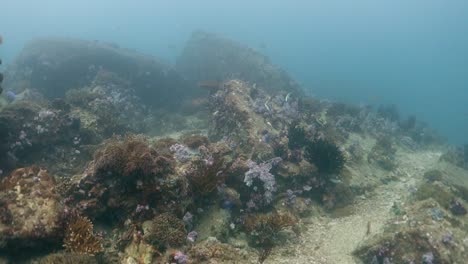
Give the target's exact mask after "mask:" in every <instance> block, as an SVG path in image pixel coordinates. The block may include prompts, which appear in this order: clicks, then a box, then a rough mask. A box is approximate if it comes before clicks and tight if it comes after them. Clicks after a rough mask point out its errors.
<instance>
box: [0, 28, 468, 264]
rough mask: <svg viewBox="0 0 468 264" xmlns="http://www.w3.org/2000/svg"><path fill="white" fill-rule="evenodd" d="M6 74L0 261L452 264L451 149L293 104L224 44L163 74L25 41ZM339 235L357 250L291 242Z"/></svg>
mask: <svg viewBox="0 0 468 264" xmlns="http://www.w3.org/2000/svg"><path fill="white" fill-rule="evenodd" d="M213 51H216V52H213ZM7 72H8V73H9V74H8V75H7V79H6V81H7V83H8V85H9V86H10V87H11V88H12V89H13V90H14V91H15V94H17V96H16V97H15V99H14V100H12V101H11V102H8V103H3V102H2V103H1V104H2V105H1V108H0V109H1V110H0V150H1V151H0V177H1V182H0V262H5V263H132V264H133V263H137V264H140V263H176V264H190V263H258V262H260V263H263V262H265V263H285V262H288V263H289V262H290V263H348V262H349V263H373V264H383V263H426V264H429V263H463V260H464V259H465V258H466V257H467V253H466V252H468V251H467V250H468V242H467V239H468V238H467V235H466V234H467V232H466V230H467V224H468V222H467V216H466V214H467V209H466V208H467V206H468V205H467V203H468V183H467V180H466V179H467V178H466V174H467V171H466V166H465V165H466V164H467V162H466V155H464V154H465V152H466V147H465V148H458V149H453V148H449V147H447V145H445V143H444V142H443V141H441V140H440V138H439V137H438V136H437V134H436V133H435V132H433V131H432V130H431V129H430V128H428V127H427V126H426V125H424V124H423V123H421V122H418V121H417V120H416V119H415V118H414V117H410V118H408V119H401V118H400V116H399V115H398V113H397V110H396V109H395V108H394V107H392V106H383V107H380V108H379V109H377V110H375V109H372V108H371V107H358V106H354V105H348V104H343V103H336V102H329V101H324V100H319V99H316V98H312V97H306V96H304V95H303V92H302V91H301V88H300V87H299V85H298V84H297V83H295V82H294V81H293V80H292V79H291V78H290V77H289V76H288V75H287V74H286V73H285V72H284V71H283V70H281V69H280V68H279V67H278V66H275V65H273V64H272V63H270V62H269V60H268V59H267V58H266V57H265V56H263V55H261V54H259V53H258V52H256V51H253V50H252V49H250V48H248V47H245V46H242V45H241V44H238V43H235V42H233V41H231V40H228V39H225V38H222V37H220V36H217V35H213V34H209V33H203V32H197V33H194V34H193V36H192V38H191V39H190V40H189V42H188V44H187V47H186V48H185V50H184V52H183V53H182V55H181V56H180V58H179V59H178V61H177V65H176V67H175V68H174V69H173V68H171V67H169V66H165V65H164V64H162V63H159V62H158V61H157V60H156V59H154V58H150V57H147V56H143V55H141V54H137V53H135V52H133V51H128V50H125V49H121V48H118V47H115V46H114V45H108V44H103V43H99V42H86V41H80V40H70V39H40V40H36V41H33V42H31V43H30V44H29V45H27V46H26V47H25V49H24V51H23V52H22V53H21V55H20V56H19V57H18V59H17V60H16V61H15V62H13V63H12V65H10V66H9V69H8V71H7ZM200 82H201V83H202V84H200ZM197 85H198V86H200V87H197ZM205 88H208V89H205ZM180 103H182V104H180ZM175 105H181V107H180V109H174V106H175ZM434 153H438V154H434ZM442 153H445V154H443V155H442ZM426 155H430V156H427V157H426ZM414 160H416V161H414ZM429 160H430V161H429ZM433 160H435V162H433ZM413 161H414V162H413ZM412 162H413V163H412ZM418 162H419V163H418ZM429 162H430V165H431V167H430V168H429V167H427V168H426V165H427V164H429ZM418 166H422V167H423V169H419V167H418ZM388 197H390V198H391V199H390V198H388ZM374 198H375V205H374V200H373V199H374ZM379 199H381V200H384V201H385V202H386V203H384V205H379V204H378V201H377V200H379ZM392 199H393V200H392ZM389 202H393V204H392V206H390V207H389V206H388V203H389ZM364 205H365V207H364ZM363 208H366V210H364V209H363ZM373 210H375V211H377V212H376V213H375V212H374V211H373ZM359 212H361V213H362V212H365V213H369V214H371V215H374V213H375V215H378V216H383V217H381V218H379V219H378V220H377V219H372V218H369V219H365V220H360V219H359V218H358V217H359V215H358V214H359ZM353 217H357V218H353ZM336 219H341V220H336ZM356 219H357V220H359V221H360V222H358V223H357V224H358V225H359V226H354V227H355V228H354V229H355V230H360V229H367V231H366V232H365V234H360V235H359V236H356V234H355V233H352V231H354V230H351V229H353V228H351V229H350V228H348V229H346V230H344V231H342V232H338V233H337V234H336V235H338V236H340V235H341V236H343V237H342V238H346V239H336V237H334V238H335V239H333V240H331V239H330V240H328V241H327V240H325V238H327V237H328V236H327V235H326V232H325V234H324V233H321V234H322V235H324V236H323V237H317V238H316V239H319V240H320V239H322V240H323V241H319V242H317V243H318V244H314V243H306V242H308V241H311V240H313V239H314V238H315V237H313V235H315V234H317V233H316V232H317V231H320V229H319V227H320V226H322V225H327V224H329V225H330V226H331V227H329V229H330V232H332V229H333V225H335V226H338V225H340V223H342V224H343V226H345V224H347V223H353V224H355V223H354V222H346V221H355V220H356ZM340 221H342V222H340ZM374 222H375V223H374ZM336 223H338V224H336ZM375 226H379V228H375ZM337 228H339V227H337ZM338 230H341V229H338ZM347 232H350V233H349V234H348V233H347ZM347 235H349V236H353V237H346V236H347ZM361 235H362V236H361ZM344 243H348V244H346V245H345V244H344ZM350 243H352V244H350ZM334 248H338V249H340V250H337V252H335V251H333V249H334ZM342 248H344V249H345V250H347V251H343V250H341V249H342ZM326 249H331V250H326ZM324 251H328V252H324ZM22 252H27V254H24V253H22ZM331 252H332V253H331ZM333 254H338V255H337V256H334V255H333ZM340 254H341V255H340ZM352 256H354V257H352ZM343 258H344V259H346V260H343ZM351 259H352V260H351Z"/></svg>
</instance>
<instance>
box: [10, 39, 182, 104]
mask: <svg viewBox="0 0 468 264" xmlns="http://www.w3.org/2000/svg"><path fill="white" fill-rule="evenodd" d="M101 70H105V71H108V72H112V73H114V74H116V75H117V76H119V77H120V78H122V79H125V80H127V81H128V82H129V85H128V86H129V87H128V89H132V90H133V91H134V93H135V95H136V96H138V97H139V98H141V99H142V101H143V103H145V104H147V105H150V106H156V107H167V108H172V109H174V108H173V107H174V103H175V102H181V100H183V99H184V98H186V96H187V95H188V94H190V90H188V89H187V85H186V84H185V82H184V81H183V79H182V78H181V76H180V74H178V73H177V72H176V71H175V70H174V69H172V68H171V67H170V66H169V65H166V64H164V63H162V62H161V61H160V60H158V59H156V58H151V57H149V56H144V55H142V54H139V53H137V52H135V51H131V50H127V49H122V48H119V47H118V46H117V45H114V44H108V43H102V42H98V41H84V40H77V39H68V38H40V39H35V40H33V41H31V42H30V43H28V44H27V45H26V46H25V48H24V49H23V51H22V52H21V54H20V55H19V56H18V57H17V59H16V60H15V61H14V62H13V63H12V65H10V66H9V68H8V73H7V74H6V76H8V77H7V78H6V80H5V81H6V82H7V86H8V87H9V89H11V90H13V91H15V93H21V92H22V91H24V90H26V89H30V90H35V91H38V92H39V93H40V94H42V95H44V96H45V97H46V98H63V97H64V96H65V93H66V92H67V91H68V90H70V89H76V88H80V87H83V86H86V85H88V84H89V83H91V82H92V81H93V80H94V78H95V76H96V74H97V73H98V72H99V71H101Z"/></svg>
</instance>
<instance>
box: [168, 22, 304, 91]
mask: <svg viewBox="0 0 468 264" xmlns="http://www.w3.org/2000/svg"><path fill="white" fill-rule="evenodd" d="M176 69H177V70H178V72H179V73H181V74H182V75H183V76H184V77H186V78H187V79H188V80H190V81H192V82H194V83H197V82H200V83H201V84H206V82H207V81H210V82H213V81H218V82H222V81H226V80H229V79H232V78H236V79H240V80H243V81H247V82H250V83H252V84H256V86H257V87H260V88H262V89H265V90H266V91H269V92H270V91H275V92H278V91H285V92H292V93H297V94H302V90H301V88H300V87H299V85H298V84H297V83H296V82H295V81H294V80H293V79H291V77H289V75H288V74H287V73H286V72H285V71H284V70H282V69H281V68H279V67H278V66H276V65H274V64H272V63H271V62H270V60H269V59H268V57H266V56H264V55H262V54H260V53H259V52H256V51H255V50H253V49H251V48H249V47H247V46H244V45H242V44H240V43H237V42H235V41H233V40H230V39H226V38H223V37H220V36H218V35H215V34H210V33H205V32H201V31H197V32H194V33H193V35H192V37H191V38H190V39H189V41H188V43H187V45H186V47H185V49H184V50H183V52H182V54H181V56H180V57H179V58H178V60H177V64H176ZM202 86H203V85H202Z"/></svg>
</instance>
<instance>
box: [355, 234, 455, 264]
mask: <svg viewBox="0 0 468 264" xmlns="http://www.w3.org/2000/svg"><path fill="white" fill-rule="evenodd" d="M354 255H355V256H357V257H358V258H359V259H360V260H361V261H362V262H363V263H373V264H374V263H375V264H384V263H426V264H429V263H447V262H445V261H442V259H441V256H440V254H439V252H438V249H437V248H435V247H434V246H433V245H432V244H431V242H430V241H429V238H428V237H427V236H426V235H425V234H424V233H422V232H418V231H416V230H412V231H402V232H398V233H395V234H392V235H386V236H383V237H376V238H373V239H371V240H370V241H367V242H366V243H365V244H364V245H363V246H361V247H360V248H358V249H357V250H356V251H355V252H354Z"/></svg>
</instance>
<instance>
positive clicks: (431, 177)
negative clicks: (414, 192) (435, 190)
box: [424, 170, 444, 182]
mask: <svg viewBox="0 0 468 264" xmlns="http://www.w3.org/2000/svg"><path fill="white" fill-rule="evenodd" d="M443 178H444V174H443V173H442V172H441V171H440V170H429V171H426V172H425V173H424V179H426V181H428V182H435V181H441V180H442V179H443Z"/></svg>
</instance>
